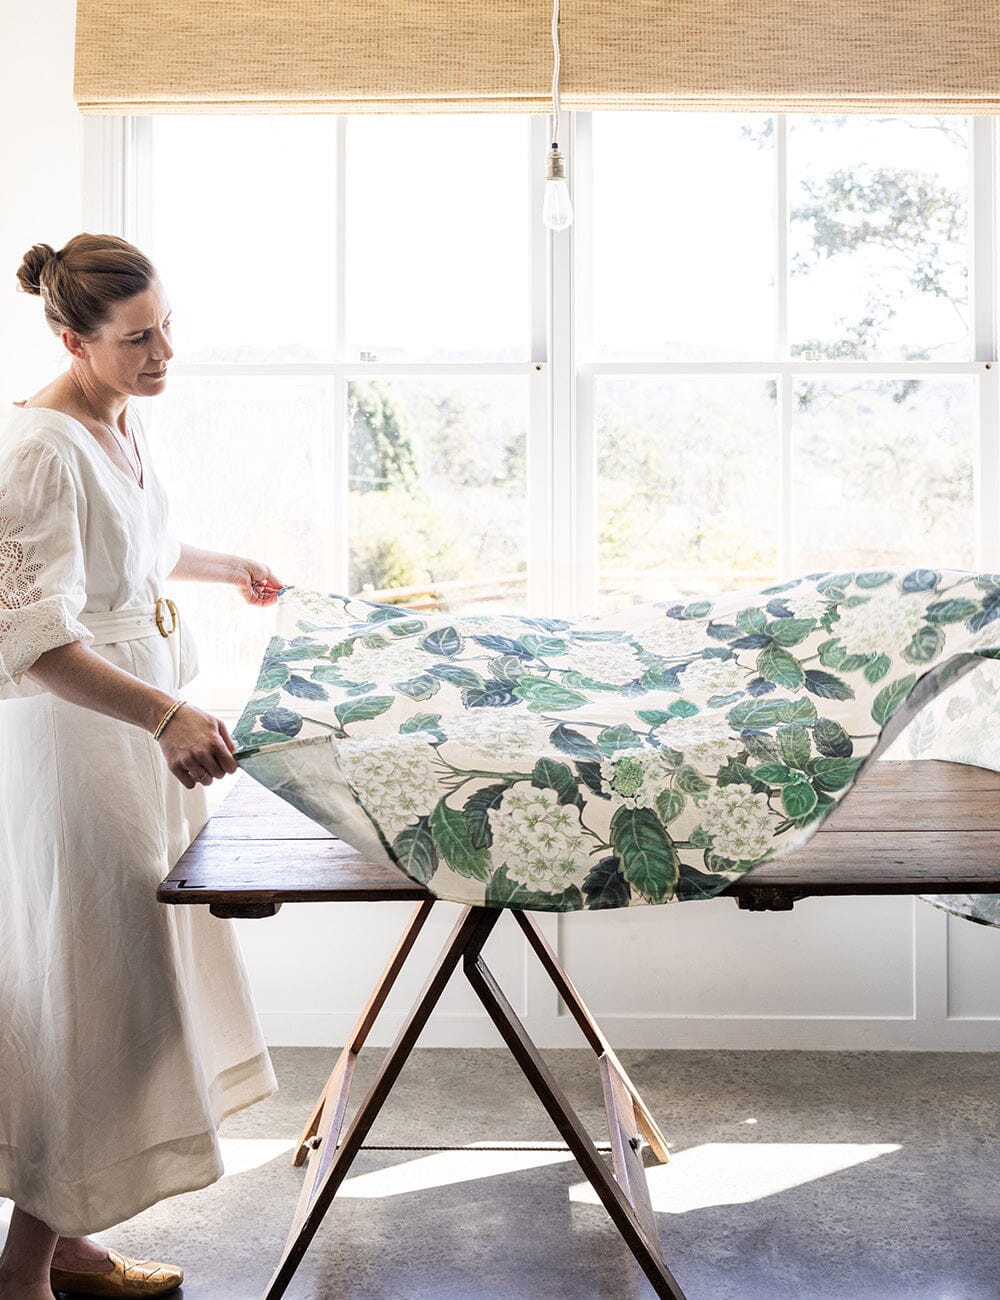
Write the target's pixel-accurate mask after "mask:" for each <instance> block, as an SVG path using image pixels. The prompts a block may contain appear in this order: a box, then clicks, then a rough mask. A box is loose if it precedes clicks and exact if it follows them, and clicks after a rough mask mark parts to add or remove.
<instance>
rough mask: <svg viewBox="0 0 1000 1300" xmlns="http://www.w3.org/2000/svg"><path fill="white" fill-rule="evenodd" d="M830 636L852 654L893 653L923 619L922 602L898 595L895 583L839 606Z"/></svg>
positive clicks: (901, 645) (904, 642)
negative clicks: (861, 600) (861, 601)
mask: <svg viewBox="0 0 1000 1300" xmlns="http://www.w3.org/2000/svg"><path fill="white" fill-rule="evenodd" d="M839 613H840V617H839V618H838V619H837V621H836V622H835V623H834V624H833V628H832V631H831V636H835V637H839V639H840V643H841V645H842V646H843V647H844V649H845V650H846V651H847V653H848V654H852V655H869V654H887V655H897V654H899V653H900V651H901V650H904V649H905V648H906V647H907V646H908V645H909V644H910V641H911V640H912V639H913V634H914V632H916V630H917V628H918V627H919V626H920V625H921V623H923V622H924V602H923V601H922V600H920V598H919V597H914V596H901V595H900V593H899V592H898V591H897V590H896V589H895V587H890V588H889V590H888V591H884V592H879V593H878V594H877V595H874V596H872V598H871V599H870V600H867V601H865V603H864V604H863V605H854V606H853V607H851V608H849V609H844V608H843V606H841V608H840V611H839Z"/></svg>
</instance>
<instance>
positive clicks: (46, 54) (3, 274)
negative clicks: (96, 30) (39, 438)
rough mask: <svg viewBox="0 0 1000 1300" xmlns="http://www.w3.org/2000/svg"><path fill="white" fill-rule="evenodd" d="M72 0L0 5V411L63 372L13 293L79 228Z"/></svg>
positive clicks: (33, 303)
mask: <svg viewBox="0 0 1000 1300" xmlns="http://www.w3.org/2000/svg"><path fill="white" fill-rule="evenodd" d="M75 16H76V5H75V3H74V0H32V3H31V4H20V3H17V0H2V3H0V413H4V414H5V411H6V406H7V404H8V403H10V402H13V401H20V400H21V399H22V398H24V397H30V395H31V394H32V393H34V392H35V391H36V390H37V389H38V388H40V387H41V386H42V385H43V384H44V383H47V382H48V380H50V379H51V378H52V376H53V374H54V373H55V372H56V371H57V370H58V369H59V368H60V366H61V361H60V357H61V354H62V347H61V345H60V344H59V342H58V340H57V339H55V338H54V336H53V335H52V333H51V332H50V331H49V329H48V326H47V325H46V324H45V321H44V318H43V315H42V305H41V300H40V299H38V298H35V297H32V296H31V295H30V294H24V293H21V292H20V291H18V290H17V280H16V278H15V276H16V272H17V268H18V266H19V265H20V262H21V258H22V257H23V256H24V254H25V252H26V251H27V250H28V249H29V248H30V247H31V245H32V244H38V243H46V244H52V246H53V247H54V248H58V247H59V246H60V245H61V244H64V243H65V242H66V240H67V239H69V238H71V237H72V236H73V235H75V234H77V233H78V232H79V231H80V229H81V213H82V194H81V174H82V143H83V140H82V137H83V133H82V129H81V122H82V119H81V117H80V114H79V113H78V112H77V109H76V105H75V104H74V102H73V36H74V24H75Z"/></svg>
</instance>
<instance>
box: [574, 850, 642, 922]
mask: <svg viewBox="0 0 1000 1300" xmlns="http://www.w3.org/2000/svg"><path fill="white" fill-rule="evenodd" d="M583 892H584V894H585V895H586V899H587V907H588V909H589V910H590V911H592V912H596V911H599V910H601V909H602V908H608V907H628V905H629V900H630V899H631V897H632V890H631V888H630V887H629V883H628V881H627V880H626V879H625V877H624V876H623V875H622V871H621V863H620V862H619V861H618V859H617V858H614V857H610V858H601V860H600V862H598V863H597V864H596V865H595V866H593V867H591V868H590V870H589V871H588V872H587V874H586V876H585V877H584V881H583Z"/></svg>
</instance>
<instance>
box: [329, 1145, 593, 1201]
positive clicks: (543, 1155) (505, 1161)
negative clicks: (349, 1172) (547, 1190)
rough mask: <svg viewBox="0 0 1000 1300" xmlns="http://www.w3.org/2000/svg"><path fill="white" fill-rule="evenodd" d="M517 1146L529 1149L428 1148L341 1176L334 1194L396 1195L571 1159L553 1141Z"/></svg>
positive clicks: (376, 1197)
mask: <svg viewBox="0 0 1000 1300" xmlns="http://www.w3.org/2000/svg"><path fill="white" fill-rule="evenodd" d="M518 1146H520V1147H526V1146H530V1147H531V1148H532V1149H531V1150H530V1151H497V1150H491V1149H490V1147H491V1144H490V1143H489V1142H472V1143H470V1144H469V1145H468V1146H467V1147H462V1148H460V1149H459V1150H457V1151H431V1152H428V1154H427V1155H423V1156H418V1157H417V1159H415V1160H403V1161H402V1162H401V1163H399V1164H393V1165H389V1166H388V1167H387V1168H385V1169H373V1170H372V1171H371V1172H370V1173H367V1174H358V1175H357V1176H356V1177H354V1178H348V1179H345V1181H344V1184H343V1186H342V1187H341V1189H340V1191H339V1192H338V1193H337V1195H338V1196H351V1197H356V1198H362V1197H364V1198H371V1199H380V1198H382V1197H387V1196H400V1195H402V1194H403V1193H406V1192H423V1191H427V1190H429V1189H430V1188H433V1187H450V1186H451V1185H452V1184H454V1183H470V1182H475V1181H477V1180H478V1179H480V1178H496V1177H497V1176H498V1175H501V1174H517V1173H521V1172H522V1171H523V1170H525V1169H540V1168H541V1167H543V1166H544V1165H558V1164H565V1162H566V1161H567V1160H572V1159H573V1157H572V1156H571V1155H570V1153H569V1152H568V1151H562V1150H554V1149H553V1148H554V1147H557V1146H558V1144H557V1143H552V1142H537V1143H528V1142H519V1143H518ZM386 1154H391V1153H386ZM400 1154H402V1153H400Z"/></svg>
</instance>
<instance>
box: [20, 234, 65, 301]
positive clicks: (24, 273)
mask: <svg viewBox="0 0 1000 1300" xmlns="http://www.w3.org/2000/svg"><path fill="white" fill-rule="evenodd" d="M54 257H58V253H57V252H56V250H55V249H54V248H53V247H52V245H51V244H34V245H33V246H32V247H31V248H29V250H28V251H27V252H26V253H25V255H24V257H23V259H22V261H21V265H20V266H19V267H18V268H17V278H18V280H19V281H20V284H21V288H22V289H23V290H24V292H25V293H34V294H40V293H41V292H42V270H43V268H44V267H45V266H47V265H48V263H49V262H51V261H52V259H53V258H54Z"/></svg>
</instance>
